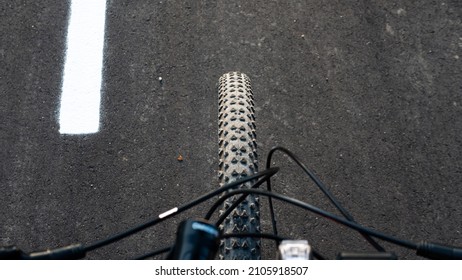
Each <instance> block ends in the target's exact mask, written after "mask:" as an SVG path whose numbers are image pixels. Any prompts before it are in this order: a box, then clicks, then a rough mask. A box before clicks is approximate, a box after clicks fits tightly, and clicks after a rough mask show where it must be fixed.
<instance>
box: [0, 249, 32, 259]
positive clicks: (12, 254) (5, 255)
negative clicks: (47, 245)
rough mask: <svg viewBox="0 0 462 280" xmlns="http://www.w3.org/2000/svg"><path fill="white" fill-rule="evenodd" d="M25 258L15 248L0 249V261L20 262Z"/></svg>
mask: <svg viewBox="0 0 462 280" xmlns="http://www.w3.org/2000/svg"><path fill="white" fill-rule="evenodd" d="M25 256H26V255H25V254H24V253H23V252H22V251H21V250H19V249H18V248H16V246H7V247H0V260H22V259H24V257H25Z"/></svg>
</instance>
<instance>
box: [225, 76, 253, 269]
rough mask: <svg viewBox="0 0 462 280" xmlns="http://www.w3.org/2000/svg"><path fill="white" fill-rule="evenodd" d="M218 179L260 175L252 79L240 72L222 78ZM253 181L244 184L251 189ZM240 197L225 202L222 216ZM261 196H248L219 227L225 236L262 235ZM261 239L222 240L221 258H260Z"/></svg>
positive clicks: (226, 179) (228, 180) (231, 179)
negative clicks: (257, 173) (248, 233)
mask: <svg viewBox="0 0 462 280" xmlns="http://www.w3.org/2000/svg"><path fill="white" fill-rule="evenodd" d="M218 94H219V103H218V107H219V112H218V114H219V117H218V119H219V128H218V137H219V180H220V185H221V186H223V185H224V184H227V183H231V182H232V181H235V180H237V179H239V178H242V177H245V176H249V175H252V174H254V173H256V172H258V164H257V143H256V133H255V129H256V126H255V109H254V100H253V95H252V89H251V85H250V79H249V78H248V77H247V75H245V74H243V73H239V72H230V73H226V74H224V75H223V76H221V77H220V79H219V87H218ZM251 185H252V182H250V183H247V184H244V185H242V186H241V187H243V188H249V187H250V186H251ZM236 200H237V198H236V197H233V198H230V199H228V200H226V201H225V203H224V204H223V208H222V210H220V215H222V214H223V213H224V212H225V211H226V209H228V208H229V207H230V206H231V205H232V203H233V202H234V201H236ZM259 209H260V207H259V198H258V196H254V195H249V196H247V198H246V199H245V200H244V201H243V202H241V203H240V204H239V205H238V207H236V209H234V210H233V211H232V212H231V214H230V215H229V216H228V217H226V219H225V220H224V221H223V223H222V224H221V225H220V230H222V231H223V233H244V232H251V233H259V232H260V210H259ZM260 242H261V241H260V239H258V238H229V239H225V240H222V241H221V243H220V249H219V258H220V259H225V260H246V259H250V260H255V259H260V258H261V252H260V244H261V243H260Z"/></svg>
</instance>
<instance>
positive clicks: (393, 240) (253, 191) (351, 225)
mask: <svg viewBox="0 0 462 280" xmlns="http://www.w3.org/2000/svg"><path fill="white" fill-rule="evenodd" d="M239 194H257V195H262V196H268V197H272V198H275V199H278V200H281V201H285V202H287V203H290V204H293V205H295V206H298V207H300V208H303V209H306V210H309V211H311V212H313V213H316V214H318V215H320V216H323V217H325V218H329V219H331V220H333V221H336V222H338V223H340V224H342V225H344V226H347V227H349V228H352V229H355V230H356V231H358V232H361V233H364V234H367V235H370V236H375V237H377V238H379V239H382V240H384V241H387V242H390V243H393V244H396V245H399V246H402V247H405V248H408V249H413V250H416V249H417V247H418V246H417V244H415V243H413V242H411V241H407V240H402V239H398V238H396V237H393V236H390V235H387V234H384V233H382V232H379V231H376V230H373V229H370V228H367V227H365V226H363V225H360V224H358V223H356V222H352V221H350V220H347V219H344V218H341V217H339V216H336V215H334V214H332V213H330V212H328V211H325V210H322V209H320V208H317V207H315V206H313V205H311V204H308V203H306V202H302V201H300V200H297V199H294V198H291V197H288V196H285V195H281V194H277V193H274V192H269V191H263V190H257V189H236V190H231V191H229V192H228V193H225V194H224V195H223V196H222V197H220V199H219V200H218V201H216V202H215V203H214V204H213V206H212V208H211V209H212V210H213V211H215V210H216V209H217V208H218V207H219V206H220V205H221V204H222V203H224V201H225V200H226V199H228V198H229V197H232V196H234V195H239Z"/></svg>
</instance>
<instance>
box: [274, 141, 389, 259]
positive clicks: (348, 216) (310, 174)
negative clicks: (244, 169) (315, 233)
mask: <svg viewBox="0 0 462 280" xmlns="http://www.w3.org/2000/svg"><path fill="white" fill-rule="evenodd" d="M276 151H281V152H282V153H284V154H286V155H287V156H289V157H290V158H291V159H292V160H293V161H294V162H295V163H296V164H297V165H298V166H299V167H300V168H301V169H302V170H303V171H304V172H305V174H306V175H308V177H310V179H311V180H312V181H313V182H314V183H315V184H316V186H317V187H318V188H319V189H320V190H321V191H322V192H323V193H324V195H325V196H327V198H328V199H329V200H330V201H331V202H332V204H333V205H334V206H335V208H337V209H338V210H339V211H340V213H341V214H342V215H343V216H344V217H345V218H346V219H347V220H349V221H351V222H355V220H354V218H353V216H352V215H351V214H350V213H349V212H348V211H347V210H346V209H345V208H344V207H343V206H342V205H341V204H340V202H339V201H338V200H337V199H336V198H335V196H334V195H333V194H332V193H331V192H330V191H329V190H328V189H327V187H326V186H325V185H324V184H323V183H322V181H321V180H320V179H319V178H318V177H317V176H316V175H315V174H314V173H313V172H312V171H310V170H309V169H308V168H307V167H306V166H305V165H304V164H303V163H302V162H301V161H300V160H299V159H298V158H297V157H296V156H295V155H294V154H293V153H292V152H291V151H289V150H287V149H286V148H284V147H280V146H277V147H274V148H272V149H271V150H270V152H269V153H268V157H267V160H266V168H270V167H271V158H272V156H273V154H274V152H276ZM267 185H268V190H269V191H271V181H270V180H267ZM268 200H269V204H270V214H271V223H272V225H273V232H274V233H275V234H277V229H276V219H275V217H274V210H273V208H272V201H271V197H269V198H268ZM360 234H361V235H362V236H363V237H364V238H365V239H366V241H367V242H369V244H371V245H372V246H373V247H374V248H375V249H376V250H378V251H380V252H385V249H384V248H383V247H382V246H381V245H380V244H378V243H377V241H375V240H374V239H372V238H371V237H370V236H369V235H368V234H366V233H363V232H360Z"/></svg>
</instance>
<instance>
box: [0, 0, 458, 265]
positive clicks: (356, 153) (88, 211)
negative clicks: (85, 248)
mask: <svg viewBox="0 0 462 280" xmlns="http://www.w3.org/2000/svg"><path fill="white" fill-rule="evenodd" d="M411 2H414V1H404V2H403V3H398V2H393V1H385V0H377V1H369V0H363V1H331V0H329V1H300V0H294V1H268V0H265V1H260V0H258V1H221V0H220V1H166V0H162V1H147V0H138V1H122V0H120V1H119V0H108V2H107V12H106V33H105V49H104V69H103V86H102V101H101V106H102V111H101V129H100V131H99V132H98V133H95V134H88V135H61V134H60V133H59V123H58V111H59V102H60V95H61V84H62V72H63V67H64V59H65V50H66V32H67V31H66V30H67V22H68V12H69V7H70V3H69V1H61V0H55V1H52V0H46V1H45V0H44V1H25V0H24V1H20V0H15V1H2V2H1V3H0V34H1V37H0V61H1V63H0V65H1V67H0V100H1V101H0V165H1V171H0V194H1V203H0V244H2V245H11V244H16V245H17V246H18V247H20V248H22V249H23V250H25V251H34V250H40V249H46V248H53V247H57V246H64V245H68V244H71V243H76V242H80V243H82V244H90V243H92V242H94V241H96V240H99V239H102V238H105V237H107V236H108V235H112V234H114V233H116V232H120V231H122V230H124V229H126V228H128V227H130V226H133V225H135V224H138V223H140V222H144V221H147V220H148V219H150V218H152V217H155V216H157V215H158V214H159V213H162V212H163V211H165V210H168V209H170V208H172V207H174V206H178V205H179V204H183V203H185V202H187V201H188V200H190V199H191V198H194V197H197V196H199V195H200V194H203V193H205V192H208V191H211V190H213V189H215V188H216V187H217V184H218V179H217V169H218V155H217V152H218V143H217V138H218V136H217V129H218V124H217V111H218V108H217V107H218V106H217V102H218V101H217V100H218V95H217V89H216V84H217V82H218V78H219V77H220V76H221V75H222V74H223V73H225V72H228V71H242V72H244V73H246V74H247V75H248V76H249V77H250V78H251V80H252V88H253V91H254V95H255V100H256V117H257V135H258V143H259V147H258V148H259V157H260V166H261V167H263V166H264V163H265V161H266V154H267V152H268V151H269V149H270V148H271V147H273V146H275V145H282V146H284V147H286V148H288V149H290V150H291V151H293V152H294V153H296V154H297V155H298V156H299V157H300V158H301V159H302V160H303V161H304V162H305V163H306V164H307V165H308V166H309V167H310V168H312V169H313V170H314V171H315V173H316V174H317V175H318V176H319V177H320V178H321V179H322V180H323V181H324V182H325V183H326V184H327V185H328V186H329V188H330V190H331V191H332V193H334V194H335V195H337V196H338V200H339V201H340V202H342V203H343V204H344V206H345V207H346V208H347V209H348V210H349V211H350V212H351V213H352V215H353V216H354V217H355V218H356V220H357V221H359V222H361V223H363V224H365V225H368V226H370V227H372V228H375V229H379V230H382V231H384V232H386V233H389V234H392V235H396V236H397V237H402V238H405V239H410V240H413V241H420V240H431V241H438V242H441V243H449V244H453V245H458V246H462V207H461V204H462V203H461V202H462V189H461V186H462V147H461V144H462V133H461V130H462V63H461V61H462V2H461V1H459V0H448V1H444V2H442V1H418V2H414V3H411ZM159 77H162V82H160V81H159V79H158V78H159ZM179 155H181V156H182V157H183V161H178V160H177V158H178V156H179ZM274 161H275V163H276V165H280V166H281V167H282V170H281V173H280V174H279V175H277V177H276V178H275V181H274V183H273V185H274V189H275V190H276V191H279V192H281V193H284V194H287V195H291V196H294V197H296V198H298V199H300V200H304V201H307V202H309V203H313V204H315V205H317V206H319V207H322V208H326V209H328V210H333V208H332V206H330V204H329V203H328V202H327V201H326V199H325V198H324V197H323V195H322V193H321V192H320V191H319V190H317V189H316V188H315V187H314V186H313V184H312V183H309V181H308V179H307V178H306V177H304V175H303V174H302V173H301V172H300V171H299V170H298V169H297V168H296V167H295V165H293V164H292V163H290V162H289V161H288V160H287V158H286V157H284V156H280V155H278V156H276V157H275V158H274ZM263 204H264V206H265V205H266V204H265V202H263ZM207 206H209V204H205V205H202V206H200V207H197V208H195V209H193V210H191V211H188V212H187V213H185V214H182V215H180V216H179V217H178V218H175V219H173V220H171V221H169V222H166V223H164V224H160V225H159V226H157V227H155V228H153V229H149V230H146V231H144V232H142V233H140V234H138V235H136V236H133V237H131V238H128V239H126V240H124V241H122V242H119V243H116V244H114V245H110V246H108V247H106V248H104V249H101V250H97V251H94V252H91V253H89V254H88V258H90V259H124V258H132V257H135V256H138V255H140V254H143V253H146V252H148V251H151V250H154V249H156V248H161V247H164V246H165V245H166V244H170V243H171V242H172V240H173V238H174V235H175V230H176V226H177V224H178V223H179V221H181V220H182V219H184V218H187V217H202V216H203V214H204V213H205V211H206V210H207ZM276 207H277V215H278V217H279V219H278V220H279V230H280V234H281V235H284V236H292V237H293V238H303V239H308V240H309V242H310V243H311V244H312V245H313V246H314V247H315V248H316V249H317V250H318V251H320V252H322V253H324V255H325V256H327V257H329V258H334V257H335V256H336V254H337V253H338V252H340V251H347V250H353V251H371V250H373V249H372V248H371V247H369V246H368V245H367V244H366V243H365V242H364V241H363V240H362V239H361V237H360V235H359V234H357V233H355V232H352V231H350V230H348V229H346V228H344V227H341V226H339V225H336V224H334V223H332V222H330V221H325V220H323V219H321V218H319V217H317V216H315V215H313V214H310V213H306V212H303V211H301V210H299V209H296V208H293V207H289V206H285V205H283V204H281V203H276ZM263 212H265V210H262V213H263ZM262 215H263V216H264V221H263V230H264V231H265V232H268V231H270V225H269V221H268V219H267V216H265V215H266V214H262ZM270 245H272V244H271V243H269V242H267V243H265V248H264V249H265V253H264V257H267V258H272V257H274V256H275V251H274V249H273V247H269V246H270ZM383 245H384V246H385V247H386V248H387V249H389V250H391V251H394V252H396V253H398V254H399V256H400V257H401V258H408V259H415V258H417V257H416V256H415V255H414V253H413V252H411V251H408V250H405V249H401V248H399V247H396V246H394V245H390V244H387V243H385V244H383Z"/></svg>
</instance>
